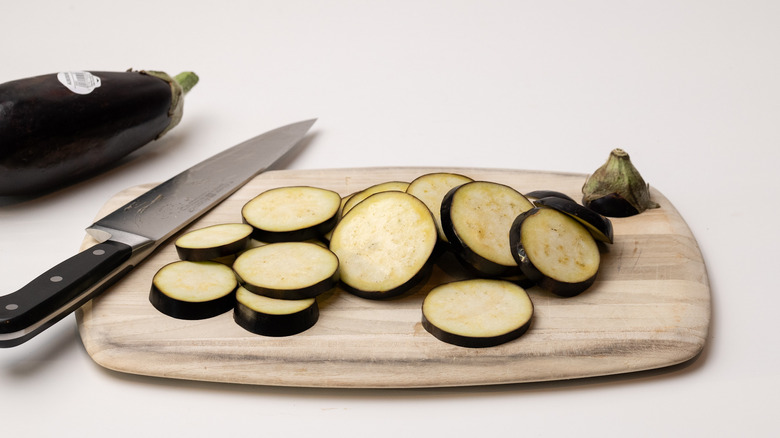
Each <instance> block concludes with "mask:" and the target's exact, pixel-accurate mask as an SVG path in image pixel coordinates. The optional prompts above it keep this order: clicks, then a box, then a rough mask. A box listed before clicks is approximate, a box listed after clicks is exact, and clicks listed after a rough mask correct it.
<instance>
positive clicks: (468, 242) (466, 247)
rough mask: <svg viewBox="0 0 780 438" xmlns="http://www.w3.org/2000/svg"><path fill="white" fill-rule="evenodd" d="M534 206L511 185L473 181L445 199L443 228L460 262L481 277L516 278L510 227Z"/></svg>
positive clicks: (442, 209) (442, 216)
mask: <svg viewBox="0 0 780 438" xmlns="http://www.w3.org/2000/svg"><path fill="white" fill-rule="evenodd" d="M533 206H534V205H533V204H532V203H531V201H529V200H528V199H527V198H526V197H525V196H524V195H523V194H522V193H520V192H518V191H517V190H515V189H513V188H511V187H509V186H506V185H503V184H499V183H495V182H489V181H473V182H469V183H466V184H463V185H460V186H458V187H455V188H453V189H451V190H450V191H449V192H448V193H447V194H446V195H445V196H444V199H443V200H442V204H441V222H442V228H443V230H444V234H445V235H447V239H448V240H449V242H450V244H451V246H452V248H453V251H455V253H456V255H457V256H458V259H459V260H461V261H463V262H464V263H466V264H467V265H468V266H470V267H472V268H473V269H474V270H476V271H477V272H478V273H479V274H480V275H481V276H486V277H506V276H513V275H516V274H517V271H518V270H519V268H518V265H517V262H516V261H515V259H514V258H513V256H512V251H511V249H510V248H509V239H508V237H507V236H508V235H509V228H510V226H511V225H512V221H514V219H515V218H516V217H517V216H518V215H520V214H521V213H523V212H524V211H527V210H530V209H531V208H533Z"/></svg>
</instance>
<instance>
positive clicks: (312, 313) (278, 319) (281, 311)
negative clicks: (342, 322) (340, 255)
mask: <svg viewBox="0 0 780 438" xmlns="http://www.w3.org/2000/svg"><path fill="white" fill-rule="evenodd" d="M319 316H320V311H319V307H318V305H317V300H315V299H314V298H307V299H303V300H280V299H276V298H269V297H265V296H262V295H257V294H255V293H252V292H250V291H248V290H247V289H246V288H243V287H239V288H238V290H237V291H236V306H235V310H234V311H233V320H234V321H235V322H236V323H237V324H238V325H239V326H241V327H243V328H244V329H245V330H247V331H249V332H252V333H254V334H257V335H263V336H292V335H297V334H298V333H301V332H304V331H306V330H308V329H310V328H311V327H313V326H314V324H316V323H317V320H318V319H319Z"/></svg>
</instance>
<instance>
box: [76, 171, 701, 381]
mask: <svg viewBox="0 0 780 438" xmlns="http://www.w3.org/2000/svg"><path fill="white" fill-rule="evenodd" d="M435 171H452V172H458V173H461V174H464V175H467V176H470V177H471V178H473V179H478V180H486V181H495V182H499V183H503V184H507V185H509V186H512V187H514V188H515V189H517V190H518V191H520V192H523V193H526V192H528V191H531V190H536V189H551V190H558V191H561V192H564V193H567V194H568V195H570V196H572V197H574V198H575V199H579V198H580V197H581V193H580V189H581V187H582V184H583V182H584V181H585V177H586V176H585V175H580V174H563V173H547V172H529V171H518V170H495V169H472V168H457V169H441V168H363V169H328V170H280V171H270V172H266V173H264V174H261V175H260V176H258V177H256V178H255V179H254V180H252V181H251V182H250V183H249V184H247V185H246V186H244V187H243V188H241V189H240V190H239V191H238V192H236V193H235V194H234V195H233V196H232V197H230V198H229V199H227V200H226V201H224V202H223V203H222V204H220V205H219V206H217V207H216V208H215V209H214V210H212V211H211V212H209V213H208V214H207V215H205V216H204V217H203V218H202V219H200V220H198V221H197V222H195V223H194V224H192V226H191V227H190V228H189V229H196V228H201V227H204V226H207V225H212V224H217V223H224V222H240V221H241V213H240V211H241V207H242V206H243V204H244V203H245V202H247V201H248V200H249V199H251V198H253V197H254V196H256V195H258V194H259V193H261V192H263V191H265V190H267V189H270V188H274V187H281V186H288V185H311V186H317V187H323V188H328V189H332V190H335V191H337V192H339V193H340V194H342V195H347V194H350V193H353V192H355V191H358V190H361V189H363V188H366V187H368V186H370V185H372V184H375V183H379V182H384V181H391V180H400V181H411V180H413V179H414V178H415V177H417V176H419V175H422V174H424V173H428V172H435ZM151 187H152V185H151V184H150V185H144V186H140V187H134V188H131V189H128V190H126V191H123V192H121V193H119V194H118V195H116V196H115V197H114V198H112V199H111V200H109V201H108V202H107V203H106V205H105V206H104V207H103V208H102V209H101V210H100V212H98V214H97V217H101V216H103V215H105V214H107V213H108V212H110V211H112V210H114V209H115V208H118V207H120V206H122V205H124V204H125V203H126V202H127V201H129V200H131V199H133V198H135V197H136V196H137V195H139V194H141V193H142V192H144V191H146V190H148V189H150V188H151ZM652 198H653V199H654V200H655V201H656V202H658V203H659V204H660V205H661V208H659V209H654V210H649V211H647V212H645V213H643V214H641V215H638V216H634V217H630V218H622V219H613V226H614V231H615V242H614V244H613V245H610V246H608V247H607V248H606V251H607V252H605V253H604V254H603V261H602V268H601V271H600V273H599V276H598V279H597V281H596V283H595V284H594V286H592V287H591V288H590V289H589V290H587V291H586V292H584V293H582V294H581V295H579V296H576V297H573V298H558V297H555V296H553V295H551V294H549V293H547V292H545V291H543V290H540V289H538V288H531V289H529V291H528V292H529V295H530V296H531V299H532V300H533V303H534V306H535V314H534V319H533V322H532V326H531V328H530V329H529V331H528V332H527V333H526V334H525V335H523V336H522V337H521V338H519V339H517V340H515V341H512V342H509V343H506V344H503V345H500V346H497V347H492V348H484V349H468V348H463V347H457V346H453V345H449V344H446V343H443V342H440V341H438V340H437V339H435V338H433V337H432V336H431V335H430V334H428V333H427V332H426V331H425V330H424V329H423V328H422V325H421V323H420V318H421V304H422V300H423V298H424V296H425V294H426V292H427V291H428V290H430V289H431V288H432V287H433V286H435V285H437V284H441V283H443V282H445V281H450V280H453V279H457V278H462V275H463V274H461V273H460V272H461V270H460V269H458V268H459V265H458V264H457V262H455V261H454V260H453V259H452V258H451V257H446V256H445V257H444V258H443V259H442V260H441V261H440V262H439V263H438V264H437V265H436V267H435V269H434V273H433V275H432V276H431V278H430V279H429V280H428V282H427V283H426V285H425V286H424V287H422V288H421V289H419V290H417V291H415V292H411V293H408V294H407V295H404V296H401V297H399V298H397V299H391V300H388V301H370V300H366V299H362V298H358V297H355V296H353V295H350V294H349V293H347V292H344V291H342V290H340V289H334V290H332V291H330V292H327V293H326V294H324V295H322V296H320V297H319V298H318V300H319V306H320V319H319V321H318V322H317V324H316V325H315V326H314V327H313V328H311V329H310V330H308V331H306V332H304V333H302V334H299V335H295V336H291V337H285V338H268V337H262V336H257V335H253V334H251V333H249V332H247V331H244V330H243V329H242V328H241V327H239V326H238V325H237V324H235V322H234V321H233V318H232V313H226V314H223V315H221V316H218V317H215V318H212V319H207V320H201V321H183V320H177V319H173V318H170V317H168V316H165V315H163V314H161V313H159V312H158V311H157V310H155V309H154V308H153V307H152V305H151V304H150V303H149V300H148V294H149V287H150V285H151V281H152V276H153V275H154V274H155V272H156V271H157V270H158V269H159V268H160V267H162V266H163V265H165V264H167V263H170V262H172V261H175V260H176V259H177V256H176V251H175V248H174V247H173V244H172V243H167V244H165V245H163V246H162V247H161V248H160V249H159V250H158V251H157V252H155V253H154V254H153V255H152V257H150V258H149V259H147V260H146V261H144V262H143V263H142V264H140V265H139V266H138V267H136V269H135V270H133V271H132V272H131V273H130V274H129V275H128V276H126V277H125V278H124V279H122V280H121V281H120V282H119V283H117V284H116V285H114V286H113V287H112V288H111V289H109V290H108V291H107V292H105V293H104V294H103V295H102V296H100V297H98V298H96V299H94V300H93V301H91V302H90V303H88V304H86V305H85V306H84V307H82V308H81V309H80V310H79V311H78V312H77V320H78V325H79V331H80V334H81V338H82V340H83V342H84V345H85V347H86V350H87V352H88V353H89V355H90V356H91V357H92V358H93V359H94V360H95V362H97V363H98V364H100V365H101V366H104V367H106V368H109V369H112V370H116V371H121V372H126V373H132V374H140V375H148V376H158V377H167V378H175V379H189V380H198V381H213V382H231V383H242V384H259V385H278V386H296V387H349V388H402V387H442V386H467V385H485V384H506V383H519V382H535V381H549V380H561V379H572V378H581V377H591V376H600V375H611V374H620V373H628V372H634V371H640V370H648V369H654V368H660V367H666V366H670V365H674V364H678V363H681V362H684V361H687V360H689V359H692V358H694V357H695V356H696V355H697V354H698V353H699V352H700V351H701V349H702V348H703V347H704V344H705V340H706V337H707V333H708V330H709V322H710V289H709V282H708V278H707V272H706V269H705V266H704V261H703V259H702V255H701V252H700V250H699V247H698V245H697V243H696V240H695V239H694V237H693V235H692V234H691V231H690V229H689V228H688V226H687V225H686V223H685V221H684V220H683V218H682V217H680V215H679V213H678V212H677V210H676V209H675V208H674V206H673V205H672V204H671V203H670V202H669V200H667V199H666V198H665V197H664V196H663V195H662V194H661V193H659V192H658V191H657V190H654V189H653V191H652ZM94 243H95V242H94V241H93V240H92V239H91V238H90V237H89V236H87V237H86V238H85V239H84V242H83V247H84V248H86V247H88V246H91V245H93V244H94Z"/></svg>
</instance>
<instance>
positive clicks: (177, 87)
mask: <svg viewBox="0 0 780 438" xmlns="http://www.w3.org/2000/svg"><path fill="white" fill-rule="evenodd" d="M139 73H141V74H145V75H149V76H154V77H156V78H159V79H162V80H164V81H165V82H167V83H168V84H169V85H170V86H171V108H170V110H168V115H169V116H170V118H171V122H170V123H169V124H168V127H167V128H165V129H164V130H163V131H162V132H161V133H159V134H158V135H157V137H156V138H160V137H162V136H163V135H165V133H167V132H168V131H170V130H171V129H173V128H174V127H175V126H176V125H178V124H179V122H180V121H181V118H182V115H183V114H184V95H185V94H187V93H188V92H189V91H190V90H192V88H193V87H194V86H195V84H197V83H198V80H199V78H198V75H196V74H195V73H193V72H182V73H179V74H178V75H176V77H175V78H172V77H170V76H169V75H168V74H167V73H165V72H162V71H154V70H141V71H139Z"/></svg>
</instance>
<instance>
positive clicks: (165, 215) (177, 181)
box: [0, 119, 316, 348]
mask: <svg viewBox="0 0 780 438" xmlns="http://www.w3.org/2000/svg"><path fill="white" fill-rule="evenodd" d="M315 121H316V119H312V120H305V121H301V122H298V123H293V124H290V125H287V126H283V127H281V128H277V129H274V130H272V131H269V132H266V133H264V134H261V135H259V136H257V137H254V138H252V139H249V140H247V141H245V142H243V143H240V144H238V145H236V146H233V147H232V148H230V149H227V150H224V151H222V152H221V153H219V154H217V155H214V156H213V157H211V158H208V159H206V160H204V161H203V162H201V163H199V164H196V165H195V166H193V167H191V168H189V169H187V170H185V171H183V172H181V173H180V174H178V175H176V176H174V177H173V178H171V179H169V180H167V181H165V182H163V183H162V184H160V185H158V186H156V187H154V188H152V189H151V190H149V191H148V192H146V193H144V194H142V195H141V196H139V197H138V198H136V199H134V200H132V201H130V202H128V203H127V204H125V205H124V206H122V207H120V208H118V209H116V210H114V211H113V212H111V213H109V214H108V215H106V216H105V217H103V218H102V219H100V220H98V221H96V222H95V223H94V224H92V225H91V226H89V227H87V233H89V234H90V235H91V236H92V237H94V238H95V240H97V242H98V243H97V244H96V245H94V246H92V247H90V248H87V249H85V250H84V251H82V252H80V253H78V254H76V255H75V256H73V257H71V258H69V259H67V260H65V261H63V262H62V263H60V264H58V265H57V266H55V267H53V268H51V269H49V270H48V271H46V272H44V273H43V274H41V275H40V276H38V277H37V278H35V279H34V280H32V281H31V282H30V283H28V284H27V285H25V286H23V287H22V288H21V289H19V290H17V291H16V292H12V293H10V294H8V295H4V296H0V347H2V348H5V347H14V346H17V345H20V344H22V343H24V342H26V341H28V340H30V339H31V338H33V337H35V336H36V335H38V334H39V333H41V332H42V331H44V330H45V329H47V328H49V327H51V326H52V325H54V324H55V323H56V322H57V321H59V320H61V319H62V318H64V317H65V316H66V315H68V314H70V313H71V312H73V311H75V310H76V309H78V308H79V307H81V306H82V305H84V304H85V303H86V302H87V301H89V300H91V299H92V298H94V297H95V296H97V295H98V294H100V293H101V292H103V291H105V290H106V289H107V288H108V287H110V286H111V285H112V284H114V283H115V282H116V281H117V280H119V279H120V278H121V277H122V276H123V275H125V274H127V272H129V271H130V270H132V269H133V267H134V266H136V265H137V264H138V263H139V262H140V261H141V260H143V259H144V258H146V257H147V256H149V254H151V253H152V252H153V251H154V250H155V249H156V248H157V247H159V246H160V245H161V244H162V243H163V242H165V241H166V240H167V239H168V238H169V237H171V236H172V235H174V234H176V233H177V232H178V231H180V230H181V229H182V228H184V227H185V226H187V225H188V224H190V223H192V222H193V221H194V220H195V219H197V218H198V217H200V216H201V215H203V214H204V213H206V212H207V211H209V210H210V209H211V208H213V207H214V206H216V205H217V204H219V203H220V202H221V201H223V200H224V199H225V198H227V197H228V196H230V195H231V194H232V193H234V192H235V191H236V190H238V189H239V188H240V187H241V186H243V185H244V184H246V183H247V182H248V181H249V180H251V179H252V178H254V177H255V176H256V175H257V174H259V173H261V172H263V171H264V170H266V169H268V168H269V167H270V166H271V165H273V164H274V163H275V162H277V161H278V160H279V159H281V158H282V157H283V156H284V155H285V154H286V153H287V152H289V151H290V150H291V149H292V148H293V147H294V146H295V145H296V144H298V143H299V142H300V141H301V140H302V139H303V137H304V136H305V135H306V133H307V132H308V131H309V128H311V126H312V125H313V124H314V122H315Z"/></svg>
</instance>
